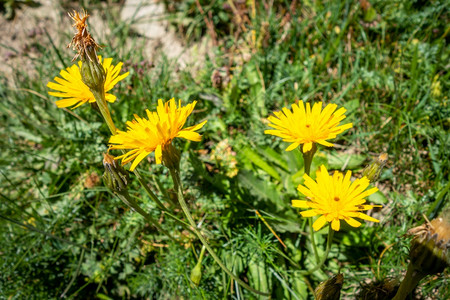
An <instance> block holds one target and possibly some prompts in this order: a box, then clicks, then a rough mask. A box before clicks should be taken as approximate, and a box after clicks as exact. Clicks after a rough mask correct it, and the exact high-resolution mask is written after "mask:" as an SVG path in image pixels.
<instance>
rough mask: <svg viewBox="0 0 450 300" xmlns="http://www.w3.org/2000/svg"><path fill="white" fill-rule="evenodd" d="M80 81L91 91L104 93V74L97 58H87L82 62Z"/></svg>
mask: <svg viewBox="0 0 450 300" xmlns="http://www.w3.org/2000/svg"><path fill="white" fill-rule="evenodd" d="M81 79H82V80H83V82H84V84H86V85H87V86H88V87H89V89H90V90H91V91H92V90H94V91H98V92H102V93H104V86H105V80H106V73H105V69H104V68H103V66H102V64H101V63H100V62H99V61H98V58H97V57H94V58H93V59H91V57H90V56H89V59H83V60H82V63H81Z"/></svg>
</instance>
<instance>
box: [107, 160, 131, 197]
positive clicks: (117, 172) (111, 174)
mask: <svg viewBox="0 0 450 300" xmlns="http://www.w3.org/2000/svg"><path fill="white" fill-rule="evenodd" d="M103 166H104V167H105V173H104V174H103V181H104V183H105V185H106V186H107V187H108V188H110V189H111V190H112V191H113V192H116V193H119V194H122V193H127V185H128V182H129V181H130V178H129V176H128V172H127V171H126V170H125V169H124V168H123V167H122V166H121V165H120V164H119V163H118V162H117V161H115V160H114V157H113V156H112V155H109V154H107V153H105V154H103Z"/></svg>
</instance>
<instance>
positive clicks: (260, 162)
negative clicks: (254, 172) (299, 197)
mask: <svg viewBox="0 0 450 300" xmlns="http://www.w3.org/2000/svg"><path fill="white" fill-rule="evenodd" d="M241 156H242V157H244V158H246V159H248V160H249V161H251V162H252V163H254V164H255V165H256V166H258V167H259V168H260V169H262V170H264V171H265V172H266V173H267V174H269V175H270V176H272V177H273V178H275V179H277V180H281V177H280V175H279V174H278V172H277V170H275V169H274V168H272V167H271V166H270V165H269V164H268V163H266V162H265V161H264V159H263V158H262V157H261V156H259V154H258V153H256V152H255V151H253V150H252V149H250V148H244V150H243V151H242V154H241Z"/></svg>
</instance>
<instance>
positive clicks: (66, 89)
mask: <svg viewBox="0 0 450 300" xmlns="http://www.w3.org/2000/svg"><path fill="white" fill-rule="evenodd" d="M98 58H99V61H100V63H101V64H102V66H103V68H104V69H105V73H106V80H105V93H106V95H105V97H106V101H108V102H114V101H116V96H114V95H112V94H109V93H108V91H110V90H111V89H112V88H113V87H114V86H115V85H116V84H117V83H118V82H119V81H121V80H122V79H124V78H125V77H127V76H128V74H129V72H126V73H125V74H121V75H119V73H120V70H121V69H122V65H123V63H122V62H119V63H118V64H117V65H116V66H114V65H113V64H111V63H112V58H105V59H104V60H103V61H102V57H101V56H99V57H98ZM82 64H83V63H82V62H81V61H79V62H78V65H76V64H75V65H72V66H71V67H68V68H67V69H65V70H62V71H61V72H60V73H59V74H60V75H61V77H62V78H60V77H55V78H54V80H55V81H56V83H54V82H49V83H48V84H47V87H48V88H51V89H53V90H56V91H57V92H48V93H49V94H50V95H52V96H55V97H61V98H64V99H62V100H58V101H56V105H57V106H58V107H69V106H74V105H75V107H73V108H77V107H78V106H80V105H82V104H84V103H86V102H95V98H94V95H93V94H92V92H91V91H90V90H89V87H88V86H87V85H86V84H85V83H84V82H83V80H82V78H81V73H80V70H81V66H82Z"/></svg>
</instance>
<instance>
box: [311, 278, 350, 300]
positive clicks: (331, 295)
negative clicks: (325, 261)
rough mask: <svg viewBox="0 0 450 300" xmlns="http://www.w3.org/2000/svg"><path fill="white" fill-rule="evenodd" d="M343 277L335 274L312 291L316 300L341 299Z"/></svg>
mask: <svg viewBox="0 0 450 300" xmlns="http://www.w3.org/2000/svg"><path fill="white" fill-rule="evenodd" d="M343 283H344V275H343V274H337V275H335V276H333V277H331V278H330V279H328V280H326V281H323V282H321V283H320V284H319V286H317V288H316V289H315V291H314V294H315V296H316V299H317V300H339V299H340V297H341V289H342V284H343Z"/></svg>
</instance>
